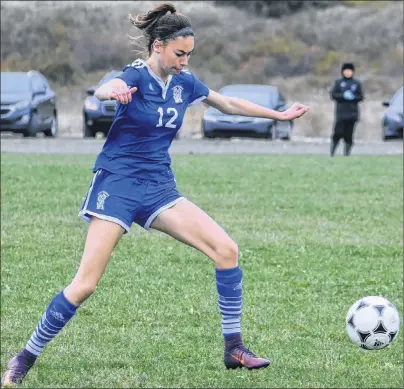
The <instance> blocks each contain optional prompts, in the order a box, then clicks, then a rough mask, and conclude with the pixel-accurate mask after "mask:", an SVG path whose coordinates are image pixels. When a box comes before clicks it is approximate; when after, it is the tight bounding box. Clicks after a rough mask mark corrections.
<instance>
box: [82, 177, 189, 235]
mask: <svg viewBox="0 0 404 389" xmlns="http://www.w3.org/2000/svg"><path fill="white" fill-rule="evenodd" d="M184 199H185V197H183V196H181V194H180V193H179V192H178V190H177V188H176V183H175V180H174V179H172V180H170V181H168V182H163V183H160V182H157V181H148V180H144V179H138V178H134V177H128V176H122V175H120V174H115V173H110V172H108V171H106V170H103V169H100V170H97V172H96V173H94V177H93V180H92V182H91V184H90V188H89V190H88V193H87V196H86V198H85V200H84V202H83V204H82V206H81V208H80V212H79V217H81V218H82V219H83V220H85V221H86V222H87V223H90V221H91V217H92V216H96V217H98V218H99V219H103V220H108V221H111V222H114V223H117V224H119V225H120V226H121V227H122V228H124V229H125V230H126V232H129V230H130V227H131V226H132V223H136V224H138V225H139V226H141V227H143V228H144V229H146V230H147V231H149V230H150V225H151V224H152V222H153V220H154V219H155V218H156V217H157V216H158V215H159V214H160V213H161V212H163V211H164V210H165V209H168V208H170V207H172V206H174V205H175V204H177V203H178V202H180V201H181V200H184Z"/></svg>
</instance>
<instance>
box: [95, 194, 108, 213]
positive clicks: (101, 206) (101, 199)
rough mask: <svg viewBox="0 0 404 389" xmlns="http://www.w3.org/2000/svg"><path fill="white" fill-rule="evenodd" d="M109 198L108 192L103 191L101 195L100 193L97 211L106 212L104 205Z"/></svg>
mask: <svg viewBox="0 0 404 389" xmlns="http://www.w3.org/2000/svg"><path fill="white" fill-rule="evenodd" d="M108 196H109V194H108V193H107V192H105V191H101V192H100V193H98V197H97V209H102V210H104V203H105V200H106V199H107V197H108Z"/></svg>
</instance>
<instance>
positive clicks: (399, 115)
mask: <svg viewBox="0 0 404 389" xmlns="http://www.w3.org/2000/svg"><path fill="white" fill-rule="evenodd" d="M382 104H383V106H385V107H387V109H386V111H385V112H384V114H383V119H382V139H383V140H388V139H393V138H401V139H403V87H401V88H400V89H399V90H398V91H397V92H396V93H395V94H394V96H393V97H392V98H391V100H390V101H383V103H382Z"/></svg>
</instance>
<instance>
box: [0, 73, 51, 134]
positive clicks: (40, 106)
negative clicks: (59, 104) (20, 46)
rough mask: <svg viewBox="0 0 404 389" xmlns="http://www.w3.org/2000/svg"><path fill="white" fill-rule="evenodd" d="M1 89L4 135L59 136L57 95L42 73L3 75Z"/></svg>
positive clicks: (1, 124)
mask: <svg viewBox="0 0 404 389" xmlns="http://www.w3.org/2000/svg"><path fill="white" fill-rule="evenodd" d="M0 85H1V122H0V128H1V131H2V132H3V131H9V132H14V133H20V134H23V135H24V136H25V137H27V136H36V134H37V133H38V132H43V133H44V134H45V135H46V136H56V134H57V110H56V95H55V92H54V91H53V90H52V89H51V88H50V86H49V83H48V81H47V80H46V78H45V77H44V76H43V75H42V74H41V73H40V72H37V71H34V70H31V71H29V72H1V84H0Z"/></svg>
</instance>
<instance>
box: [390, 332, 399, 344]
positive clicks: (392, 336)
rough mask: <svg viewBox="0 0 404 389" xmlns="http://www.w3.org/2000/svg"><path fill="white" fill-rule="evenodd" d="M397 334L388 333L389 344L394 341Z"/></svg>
mask: <svg viewBox="0 0 404 389" xmlns="http://www.w3.org/2000/svg"><path fill="white" fill-rule="evenodd" d="M396 335H397V332H390V333H389V338H390V343H391V342H392V341H393V340H394V338H395V337H396Z"/></svg>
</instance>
